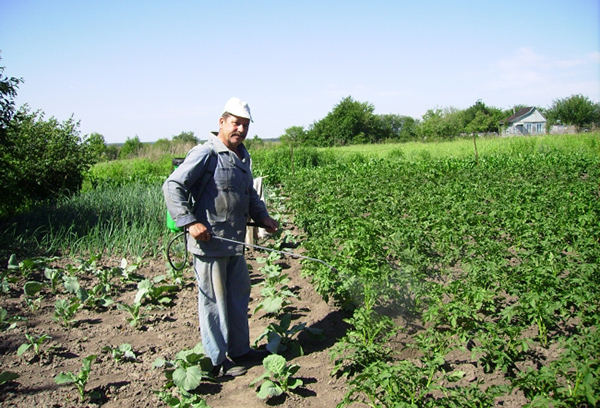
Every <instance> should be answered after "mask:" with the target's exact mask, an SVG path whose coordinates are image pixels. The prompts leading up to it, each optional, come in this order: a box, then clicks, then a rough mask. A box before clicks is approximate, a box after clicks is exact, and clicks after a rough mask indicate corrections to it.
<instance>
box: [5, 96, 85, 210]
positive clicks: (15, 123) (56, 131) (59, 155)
mask: <svg viewBox="0 0 600 408" xmlns="http://www.w3.org/2000/svg"><path fill="white" fill-rule="evenodd" d="M78 126H79V123H78V122H76V121H75V120H73V119H72V118H71V119H68V120H67V121H65V122H62V123H60V122H59V121H58V120H56V119H55V118H53V117H52V118H50V119H48V120H45V119H44V114H43V112H41V111H36V112H30V110H29V108H28V107H27V106H26V105H25V106H23V107H22V108H20V109H19V110H18V111H17V112H16V113H15V115H14V116H13V118H12V120H11V122H10V126H9V127H8V129H7V134H6V145H5V146H6V148H5V154H4V157H5V158H6V161H7V163H6V164H7V166H6V168H5V169H4V170H3V175H4V176H5V177H6V180H7V183H8V184H7V185H6V186H3V188H4V187H6V188H10V189H9V190H7V191H5V192H4V193H3V197H5V199H4V200H2V207H1V208H0V215H6V214H10V213H13V212H15V211H17V210H19V209H23V208H27V207H29V206H30V205H31V204H33V203H35V202H39V201H43V200H46V199H50V198H57V197H60V196H63V195H72V194H74V193H76V192H78V191H79V190H80V188H81V185H82V182H83V177H84V173H85V172H86V171H87V170H88V169H89V168H90V166H91V165H92V163H93V158H92V156H91V155H90V153H89V149H88V145H87V144H85V143H83V142H82V140H81V138H80V136H79V131H78V130H77V128H78Z"/></svg>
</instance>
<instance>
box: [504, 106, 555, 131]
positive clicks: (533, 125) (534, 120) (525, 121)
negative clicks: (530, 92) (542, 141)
mask: <svg viewBox="0 0 600 408" xmlns="http://www.w3.org/2000/svg"><path fill="white" fill-rule="evenodd" d="M544 133H546V119H545V118H544V117H543V116H542V114H541V113H539V112H538V111H537V109H534V111H533V112H531V113H530V114H529V115H526V116H522V117H520V118H519V119H518V120H517V121H515V122H514V123H511V124H510V126H508V127H507V128H506V129H505V131H504V134H505V135H541V134H544Z"/></svg>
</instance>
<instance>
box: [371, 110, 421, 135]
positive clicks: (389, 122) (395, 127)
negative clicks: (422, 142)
mask: <svg viewBox="0 0 600 408" xmlns="http://www.w3.org/2000/svg"><path fill="white" fill-rule="evenodd" d="M379 120H380V121H381V125H382V127H383V131H384V134H386V135H387V136H386V138H389V139H392V140H398V141H400V142H407V141H409V140H414V139H415V138H416V125H417V122H416V121H415V120H414V119H413V118H411V117H410V116H401V115H396V114H386V115H379Z"/></svg>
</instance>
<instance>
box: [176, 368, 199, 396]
mask: <svg viewBox="0 0 600 408" xmlns="http://www.w3.org/2000/svg"><path fill="white" fill-rule="evenodd" d="M200 381H202V372H201V371H200V368H198V366H192V367H188V368H186V369H183V368H178V369H176V370H175V372H174V373H173V382H174V383H175V385H177V386H178V387H179V388H183V389H184V390H186V391H191V390H194V389H196V388H198V386H199V385H200Z"/></svg>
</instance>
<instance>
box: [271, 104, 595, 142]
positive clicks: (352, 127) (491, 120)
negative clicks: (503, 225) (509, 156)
mask: <svg viewBox="0 0 600 408" xmlns="http://www.w3.org/2000/svg"><path fill="white" fill-rule="evenodd" d="M524 107H525V105H515V106H514V107H513V108H512V109H508V110H502V109H499V108H496V107H493V106H488V105H486V104H485V103H483V102H482V101H481V100H478V101H476V102H475V103H474V104H473V105H471V106H470V107H469V108H467V109H457V108H453V107H448V108H443V109H442V108H435V109H429V110H428V111H427V112H426V113H425V114H424V115H423V117H422V118H421V119H414V118H412V117H410V116H404V115H398V114H383V115H377V114H375V113H374V111H375V106H374V105H373V104H371V103H369V102H359V101H356V100H354V99H352V97H351V96H348V97H346V98H344V99H342V100H341V101H340V102H339V103H338V104H337V105H335V107H334V108H333V110H332V111H331V112H329V113H328V114H327V116H325V117H324V118H323V119H321V120H318V121H315V122H314V123H313V124H312V125H310V126H308V128H304V127H303V126H292V127H290V128H288V129H286V130H285V134H284V135H283V136H282V140H283V141H285V142H293V143H294V144H298V145H309V146H318V147H328V146H343V145H349V144H362V143H380V142H387V141H389V142H408V141H428V140H449V139H452V138H455V137H459V136H461V135H472V134H490V133H492V134H493V133H496V134H499V133H500V132H501V130H502V129H501V127H500V126H501V125H500V121H501V120H502V119H506V118H508V117H509V116H511V115H513V114H514V113H515V112H518V111H519V110H520V109H522V108H524ZM537 109H538V110H539V111H540V112H542V114H543V115H544V116H545V117H546V119H547V126H546V128H547V129H550V128H551V126H552V125H554V124H559V123H561V124H565V125H574V126H575V127H576V128H577V129H578V130H579V131H581V130H583V129H585V128H597V127H598V126H600V103H598V102H593V101H591V100H590V99H589V98H588V97H587V96H583V95H572V96H570V97H568V98H563V99H557V100H554V101H553V103H552V105H551V106H550V107H549V108H547V109H544V108H540V107H537Z"/></svg>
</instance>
